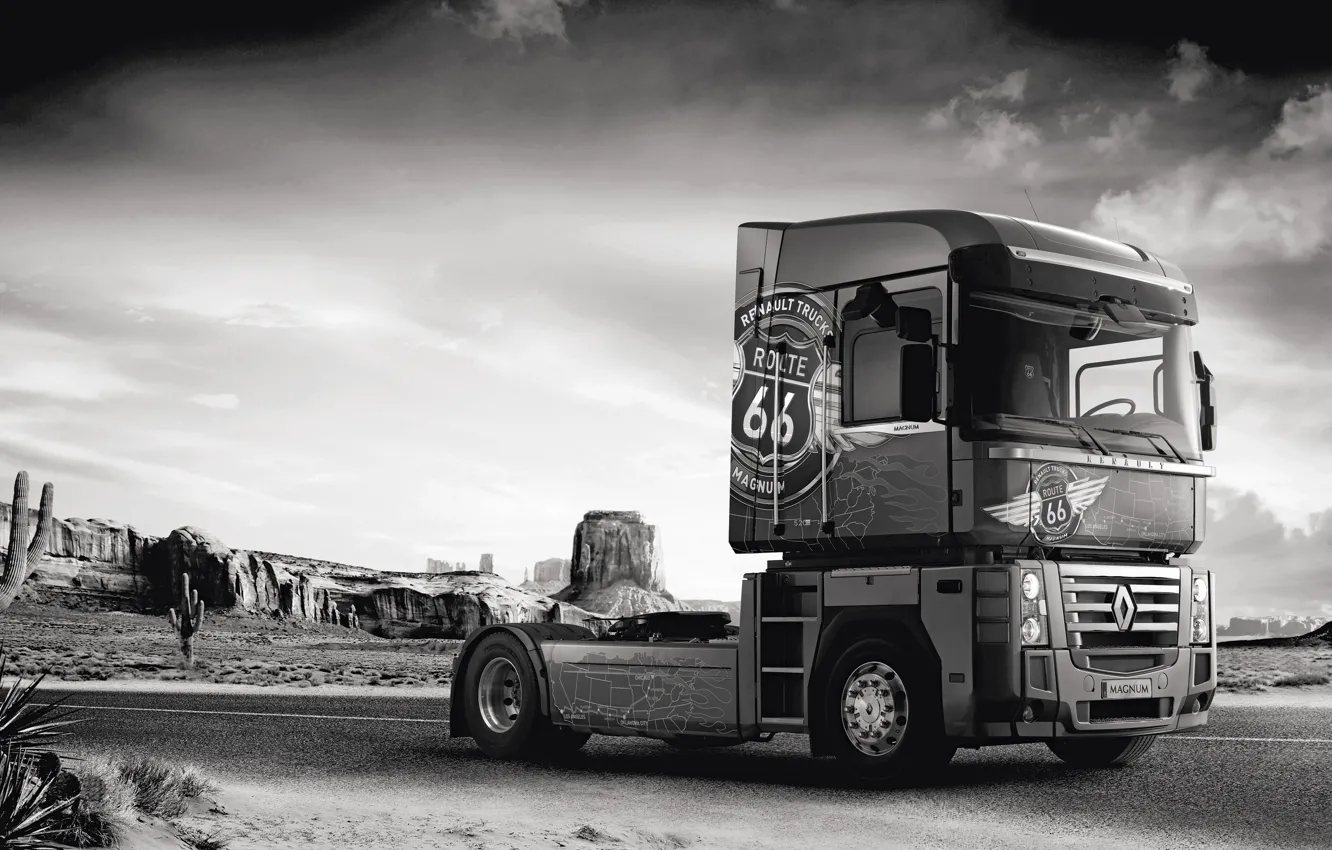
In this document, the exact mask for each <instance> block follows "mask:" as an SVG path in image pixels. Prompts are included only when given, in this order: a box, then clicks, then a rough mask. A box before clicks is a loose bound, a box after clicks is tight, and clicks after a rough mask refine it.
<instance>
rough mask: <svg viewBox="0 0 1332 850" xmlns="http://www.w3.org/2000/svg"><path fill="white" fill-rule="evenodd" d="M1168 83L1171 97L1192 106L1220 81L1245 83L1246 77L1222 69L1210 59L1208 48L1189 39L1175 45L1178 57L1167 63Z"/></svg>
mask: <svg viewBox="0 0 1332 850" xmlns="http://www.w3.org/2000/svg"><path fill="white" fill-rule="evenodd" d="M1166 80H1167V81H1168V82H1169V83H1170V86H1169V89H1170V95H1171V96H1172V97H1174V98H1175V99H1176V100H1178V101H1180V102H1181V103H1189V102H1191V101H1194V100H1196V99H1197V97H1198V94H1199V93H1200V92H1201V91H1202V90H1203V89H1204V88H1206V87H1207V86H1209V85H1211V84H1212V83H1214V82H1217V81H1220V80H1233V81H1234V82H1237V83H1238V82H1242V81H1243V80H1244V75H1243V74H1242V73H1239V72H1235V73H1233V74H1231V73H1227V72H1226V71H1224V70H1222V69H1221V67H1220V66H1218V65H1216V64H1215V63H1213V62H1212V61H1211V60H1210V59H1208V58H1207V48H1205V47H1203V46H1201V45H1199V44H1195V43H1194V42H1192V41H1189V40H1187V39H1185V40H1183V41H1180V42H1179V43H1178V44H1176V45H1175V47H1174V55H1173V56H1171V58H1170V61H1169V62H1168V63H1167V64H1166Z"/></svg>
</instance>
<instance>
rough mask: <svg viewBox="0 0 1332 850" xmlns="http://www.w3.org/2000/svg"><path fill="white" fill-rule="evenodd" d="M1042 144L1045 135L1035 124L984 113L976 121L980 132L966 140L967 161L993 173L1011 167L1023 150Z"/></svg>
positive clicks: (1010, 115) (994, 112) (992, 112)
mask: <svg viewBox="0 0 1332 850" xmlns="http://www.w3.org/2000/svg"><path fill="white" fill-rule="evenodd" d="M1040 144H1041V131H1040V128H1038V127H1037V126H1036V125H1035V124H1031V123H1028V122H1025V121H1019V120H1018V119H1017V117H1016V116H1015V115H1013V114H1011V113H1008V112H1003V111H986V112H982V113H981V114H980V116H978V117H977V118H976V132H975V133H973V134H972V135H971V136H970V137H969V138H968V139H967V140H966V148H967V155H966V158H967V161H968V162H974V163H977V164H979V165H983V166H985V167H986V168H989V169H995V168H999V167H1000V166H1002V165H1005V164H1007V163H1008V160H1009V158H1010V157H1012V156H1013V154H1015V153H1017V152H1018V151H1020V150H1022V149H1023V148H1028V147H1030V148H1035V147H1039V146H1040Z"/></svg>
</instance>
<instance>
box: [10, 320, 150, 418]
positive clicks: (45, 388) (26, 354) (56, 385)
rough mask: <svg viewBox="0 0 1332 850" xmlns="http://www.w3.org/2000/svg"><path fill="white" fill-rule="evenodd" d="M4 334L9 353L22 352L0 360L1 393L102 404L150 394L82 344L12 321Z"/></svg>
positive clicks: (88, 346)
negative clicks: (110, 399)
mask: <svg viewBox="0 0 1332 850" xmlns="http://www.w3.org/2000/svg"><path fill="white" fill-rule="evenodd" d="M0 334H3V336H4V339H5V347H6V349H7V350H8V351H9V352H11V353H12V352H21V356H18V357H15V356H6V357H4V358H0V391H10V392H20V393H30V394H33V395H39V396H46V397H50V398H60V399H68V400H71V401H100V400H103V399H108V398H111V397H114V396H121V395H127V394H134V393H141V392H144V391H145V390H146V388H145V387H143V386H141V385H140V384H139V383H138V382H137V381H134V380H132V379H130V378H129V377H126V376H125V375H123V374H121V373H120V372H119V371H118V370H116V369H115V368H114V367H113V366H112V365H111V364H110V363H109V362H107V359H106V356H105V354H103V353H102V352H100V351H98V350H97V348H96V347H95V346H93V345H90V344H89V343H87V342H84V341H82V340H78V339H74V338H73V337H69V336H64V335H62V334H57V333H52V332H50V331H45V330H40V329H36V328H28V327H19V326H15V325H12V324H9V323H0Z"/></svg>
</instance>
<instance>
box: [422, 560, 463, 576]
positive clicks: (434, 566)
mask: <svg viewBox="0 0 1332 850" xmlns="http://www.w3.org/2000/svg"><path fill="white" fill-rule="evenodd" d="M466 569H467V565H466V564H465V563H463V562H462V561H459V562H458V563H456V564H450V563H449V562H448V561H440V560H437V559H435V558H426V568H425V571H426V572H428V573H460V572H463V571H464V570H466Z"/></svg>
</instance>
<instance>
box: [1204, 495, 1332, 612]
mask: <svg viewBox="0 0 1332 850" xmlns="http://www.w3.org/2000/svg"><path fill="white" fill-rule="evenodd" d="M1207 495H1208V510H1207V513H1208V520H1207V537H1206V540H1205V542H1204V543H1203V546H1202V549H1201V550H1200V551H1199V552H1198V554H1196V555H1193V556H1191V557H1190V560H1191V561H1192V562H1193V563H1194V564H1195V565H1196V566H1199V567H1202V568H1205V569H1210V570H1212V571H1214V572H1215V573H1216V574H1217V584H1218V587H1217V598H1216V605H1217V612H1216V613H1217V615H1218V620H1219V621H1220V622H1225V621H1226V619H1227V618H1229V617H1232V616H1258V615H1272V614H1295V615H1305V616H1307V615H1318V614H1321V615H1324V616H1328V615H1332V509H1328V510H1323V511H1322V512H1320V513H1313V514H1310V515H1309V518H1308V523H1307V525H1306V527H1304V528H1297V527H1290V526H1287V525H1285V524H1283V523H1282V522H1281V521H1280V520H1278V519H1277V517H1276V516H1275V515H1274V514H1273V513H1272V511H1271V510H1269V509H1268V507H1267V506H1266V505H1265V504H1264V503H1263V500H1262V499H1260V498H1259V497H1258V496H1257V495H1256V494H1254V493H1251V492H1243V491H1238V490H1233V489H1231V488H1228V487H1224V486H1219V485H1215V484H1211V485H1209V487H1208V493H1207Z"/></svg>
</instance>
